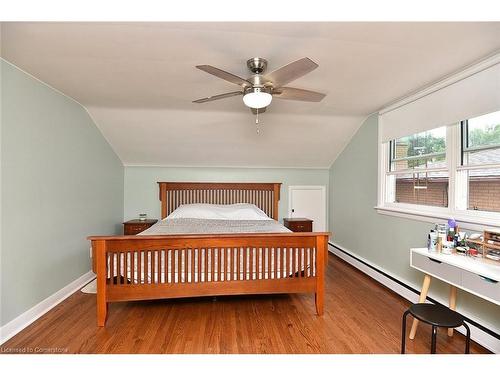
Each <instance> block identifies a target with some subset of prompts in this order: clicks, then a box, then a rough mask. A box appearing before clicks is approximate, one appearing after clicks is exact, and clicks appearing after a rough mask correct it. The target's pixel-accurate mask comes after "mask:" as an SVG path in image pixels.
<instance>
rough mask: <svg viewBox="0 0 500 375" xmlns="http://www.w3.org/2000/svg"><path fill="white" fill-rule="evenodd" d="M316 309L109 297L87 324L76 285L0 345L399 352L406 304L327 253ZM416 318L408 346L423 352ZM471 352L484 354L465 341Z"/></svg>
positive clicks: (458, 349)
mask: <svg viewBox="0 0 500 375" xmlns="http://www.w3.org/2000/svg"><path fill="white" fill-rule="evenodd" d="M326 275H327V276H326V296H325V314H324V315H323V316H322V317H318V316H316V314H315V306H314V296H312V295H273V296H241V297H239V296H232V297H217V299H215V298H211V297H206V298H190V299H179V300H159V301H144V302H124V303H112V304H110V309H109V313H108V321H107V324H106V327H105V328H98V327H97V326H96V318H95V315H96V314H95V308H96V305H95V300H96V298H95V295H91V294H84V293H81V292H76V293H74V294H73V295H71V296H70V297H69V298H68V299H66V300H65V301H63V302H62V303H61V304H59V305H58V306H56V307H55V308H54V309H52V310H51V311H49V312H48V313H47V314H45V315H44V316H42V317H41V318H40V319H38V320H37V321H36V322H34V323H33V324H31V325H30V326H28V327H27V328H26V329H24V330H23V331H21V332H20V333H19V334H17V335H16V336H14V337H13V338H12V339H10V340H9V341H7V342H6V343H5V344H3V345H2V346H1V349H2V350H1V351H0V352H3V353H5V352H9V351H11V350H9V349H13V350H16V349H19V348H35V347H38V348H48V349H52V350H53V349H58V350H59V351H61V352H66V353H213V354H215V353H399V351H400V340H401V331H400V330H401V317H402V314H403V312H404V311H405V310H406V309H407V307H408V306H409V302H408V301H406V300H404V299H403V298H401V297H400V296H398V295H397V294H395V293H394V292H392V291H390V290H389V289H387V288H385V287H384V286H382V285H381V284H379V283H377V282H376V281H374V280H373V279H371V278H369V277H368V276H366V275H365V274H363V273H361V272H360V271H358V270H357V269H355V268H353V267H352V266H350V265H349V264H347V263H345V262H344V261H342V260H340V259H339V258H337V257H335V256H333V255H330V257H329V261H328V267H327V273H326ZM464 341H465V340H464V337H463V336H462V335H461V334H455V335H454V336H453V337H448V336H447V334H446V330H445V329H443V330H440V331H439V333H438V340H437V351H438V353H463V349H464ZM429 351H430V327H428V326H426V325H425V324H421V325H420V326H419V331H418V332H417V336H416V338H415V340H407V352H408V353H429ZM471 352H473V353H487V352H488V351H487V350H486V349H484V348H483V347H481V346H480V345H478V344H476V343H473V344H472V346H471Z"/></svg>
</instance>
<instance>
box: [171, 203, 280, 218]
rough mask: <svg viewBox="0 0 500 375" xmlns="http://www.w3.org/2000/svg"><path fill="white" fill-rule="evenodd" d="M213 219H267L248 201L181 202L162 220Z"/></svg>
mask: <svg viewBox="0 0 500 375" xmlns="http://www.w3.org/2000/svg"><path fill="white" fill-rule="evenodd" d="M170 219H213V220H269V219H270V218H269V216H267V215H266V213H265V212H264V211H262V210H261V209H260V208H259V207H257V206H256V205H254V204H250V203H236V204H208V203H193V204H182V205H180V206H179V207H177V209H176V210H174V211H173V212H172V213H171V214H170V215H168V216H167V217H166V218H165V219H163V220H166V221H168V220H170Z"/></svg>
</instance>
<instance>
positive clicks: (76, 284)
mask: <svg viewBox="0 0 500 375" xmlns="http://www.w3.org/2000/svg"><path fill="white" fill-rule="evenodd" d="M94 278H95V274H94V273H93V272H92V271H89V272H87V273H86V274H84V275H82V276H80V277H79V278H78V279H76V280H75V281H73V282H71V283H70V284H68V285H66V286H65V287H64V288H62V289H61V290H59V291H57V292H55V293H54V294H52V295H51V296H49V297H48V298H46V299H44V300H43V301H42V302H40V303H38V304H37V305H35V306H33V307H32V308H31V309H29V310H28V311H25V312H24V313H22V314H21V315H19V316H18V317H17V318H14V319H12V320H11V321H10V322H8V323H7V324H5V325H4V326H2V327H0V344H3V343H4V342H6V341H7V340H9V339H10V338H11V337H13V336H14V335H16V334H17V333H19V332H20V331H22V330H23V329H24V328H26V327H27V326H29V325H30V324H31V323H33V322H34V321H35V320H37V319H38V318H40V317H41V316H42V315H43V314H45V313H46V312H47V311H49V310H51V309H53V308H54V307H55V306H57V305H58V304H59V303H61V302H62V301H64V300H65V299H66V298H68V297H69V296H70V295H72V294H73V293H74V292H76V291H77V290H79V289H81V288H83V286H84V285H85V284H87V283H89V282H90V281H92V280H93V279H94Z"/></svg>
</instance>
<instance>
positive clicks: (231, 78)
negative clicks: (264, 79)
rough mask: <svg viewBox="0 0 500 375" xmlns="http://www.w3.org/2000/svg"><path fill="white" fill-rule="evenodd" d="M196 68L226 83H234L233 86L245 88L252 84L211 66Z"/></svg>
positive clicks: (198, 66)
mask: <svg viewBox="0 0 500 375" xmlns="http://www.w3.org/2000/svg"><path fill="white" fill-rule="evenodd" d="M196 67H197V68H198V69H200V70H203V71H204V72H207V73H208V74H212V75H214V76H216V77H219V78H222V79H224V80H226V81H228V82H231V83H234V84H235V85H239V86H243V87H247V86H252V83H250V82H248V81H247V80H245V79H243V78H241V77H238V76H235V75H234V74H232V73H229V72H226V71H224V70H222V69H219V68H216V67H215V66H212V65H196Z"/></svg>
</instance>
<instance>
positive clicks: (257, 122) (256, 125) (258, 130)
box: [255, 108, 260, 134]
mask: <svg viewBox="0 0 500 375" xmlns="http://www.w3.org/2000/svg"><path fill="white" fill-rule="evenodd" d="M256 112H257V114H256V116H255V128H256V130H257V134H260V128H259V109H258V108H257V109H256Z"/></svg>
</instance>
